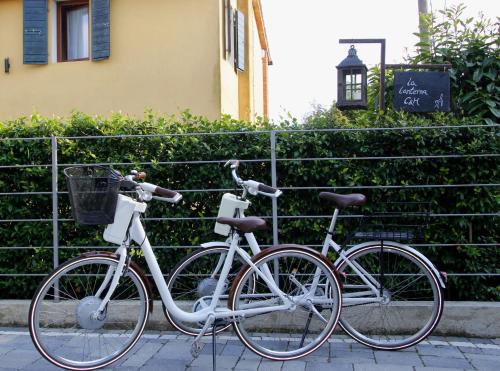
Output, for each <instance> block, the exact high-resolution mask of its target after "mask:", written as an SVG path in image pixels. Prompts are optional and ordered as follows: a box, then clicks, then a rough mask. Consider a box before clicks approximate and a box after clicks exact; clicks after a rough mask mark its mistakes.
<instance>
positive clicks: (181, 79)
mask: <svg viewBox="0 0 500 371" xmlns="http://www.w3.org/2000/svg"><path fill="white" fill-rule="evenodd" d="M53 11H54V10H53V9H50V12H53ZM219 11H220V0H203V1H200V0H141V1H137V0H111V19H110V23H111V57H110V59H109V60H105V61H100V62H92V61H79V62H65V63H53V61H52V55H49V64H48V65H42V66H28V65H23V64H22V59H23V55H22V50H23V40H22V19H23V16H22V1H21V0H0V30H1V32H0V61H3V59H4V58H6V57H9V58H10V61H11V71H10V73H9V74H5V73H4V72H3V69H2V70H0V119H4V120H5V119H11V118H16V117H19V116H21V115H29V114H31V113H32V112H33V110H36V111H38V112H39V113H41V114H43V115H52V114H56V115H67V114H68V113H70V111H71V110H80V111H84V112H86V113H90V114H108V113H109V112H111V111H119V110H121V111H123V112H124V113H127V114H132V115H139V116H141V115H142V114H143V112H144V109H145V108H147V107H149V108H152V109H153V110H155V111H160V112H167V113H176V112H179V111H181V110H184V109H187V108H189V109H191V111H192V112H194V113H196V114H203V115H206V116H208V117H209V118H217V117H218V116H219V115H220V112H221V99H220V95H221V94H220V91H221V86H220V85H221V79H220V69H221V65H220V63H221V60H220V43H219V35H220V29H219V26H220V25H219V23H220V22H219V16H220V15H219ZM50 21H51V14H49V53H50V52H51V51H52V43H51V39H52V37H51V34H50V30H51V25H50ZM2 65H3V64H2Z"/></svg>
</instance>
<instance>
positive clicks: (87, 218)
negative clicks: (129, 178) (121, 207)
mask: <svg viewBox="0 0 500 371" xmlns="http://www.w3.org/2000/svg"><path fill="white" fill-rule="evenodd" d="M64 175H65V176H66V180H67V184H68V191H69V199H70V202H71V211H72V214H73V217H74V218H75V220H76V221H77V223H80V224H88V225H97V224H112V223H113V222H114V219H115V211H116V202H117V199H118V191H119V190H120V183H121V181H122V179H123V178H122V176H121V175H120V173H119V172H117V171H116V170H113V169H111V168H109V167H105V166H75V167H68V168H66V169H64Z"/></svg>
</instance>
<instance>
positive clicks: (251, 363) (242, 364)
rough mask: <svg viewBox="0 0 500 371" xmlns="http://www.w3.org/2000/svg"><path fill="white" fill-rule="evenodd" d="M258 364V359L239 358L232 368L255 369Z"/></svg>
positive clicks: (246, 370)
mask: <svg viewBox="0 0 500 371" xmlns="http://www.w3.org/2000/svg"><path fill="white" fill-rule="evenodd" d="M259 364H260V360H259V361H258V360H251V359H240V360H239V361H238V363H236V366H235V368H234V369H235V370H238V371H257V369H258V368H259Z"/></svg>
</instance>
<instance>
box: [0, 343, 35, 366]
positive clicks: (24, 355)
mask: <svg viewBox="0 0 500 371" xmlns="http://www.w3.org/2000/svg"><path fill="white" fill-rule="evenodd" d="M30 341H31V340H30ZM41 358H42V356H41V355H40V354H39V353H38V352H37V351H36V350H34V349H33V350H25V349H21V350H19V349H14V350H12V351H10V352H9V353H6V354H4V355H3V356H1V357H0V365H2V366H1V367H4V368H24V367H26V366H28V365H30V364H33V363H34V362H35V361H37V360H38V359H41Z"/></svg>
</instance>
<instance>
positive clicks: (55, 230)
mask: <svg viewBox="0 0 500 371" xmlns="http://www.w3.org/2000/svg"><path fill="white" fill-rule="evenodd" d="M50 139H51V151H52V251H53V253H52V259H53V265H54V269H55V268H56V267H57V266H59V214H58V211H57V137H56V136H54V135H52V136H51V138H50ZM54 300H55V301H59V281H56V282H55V283H54Z"/></svg>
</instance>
